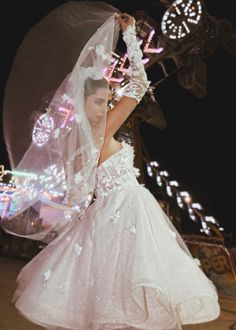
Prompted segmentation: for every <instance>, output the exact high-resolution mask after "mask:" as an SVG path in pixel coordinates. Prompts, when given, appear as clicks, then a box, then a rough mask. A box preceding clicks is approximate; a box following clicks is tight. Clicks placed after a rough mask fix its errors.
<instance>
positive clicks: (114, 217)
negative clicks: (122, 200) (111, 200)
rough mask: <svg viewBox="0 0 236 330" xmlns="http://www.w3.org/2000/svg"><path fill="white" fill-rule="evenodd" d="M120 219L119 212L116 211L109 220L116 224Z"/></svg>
mask: <svg viewBox="0 0 236 330" xmlns="http://www.w3.org/2000/svg"><path fill="white" fill-rule="evenodd" d="M119 218H120V211H119V210H116V212H115V213H114V214H113V215H112V216H111V218H110V219H111V220H112V221H113V223H117V221H118V219H119Z"/></svg>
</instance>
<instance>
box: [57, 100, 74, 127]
mask: <svg viewBox="0 0 236 330" xmlns="http://www.w3.org/2000/svg"><path fill="white" fill-rule="evenodd" d="M68 105H69V106H70V108H71V109H70V108H65V107H59V108H58V111H60V112H61V114H62V116H64V120H63V123H62V125H61V128H63V127H64V126H65V124H66V122H67V120H68V118H69V117H70V114H71V112H72V110H73V105H72V104H68Z"/></svg>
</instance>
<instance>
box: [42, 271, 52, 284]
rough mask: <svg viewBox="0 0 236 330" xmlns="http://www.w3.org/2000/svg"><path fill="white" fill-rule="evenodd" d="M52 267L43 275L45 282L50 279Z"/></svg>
mask: <svg viewBox="0 0 236 330" xmlns="http://www.w3.org/2000/svg"><path fill="white" fill-rule="evenodd" d="M51 273H52V272H51V269H48V270H47V271H46V272H45V273H44V274H43V277H44V280H43V281H44V282H46V281H48V280H49V278H50V276H51Z"/></svg>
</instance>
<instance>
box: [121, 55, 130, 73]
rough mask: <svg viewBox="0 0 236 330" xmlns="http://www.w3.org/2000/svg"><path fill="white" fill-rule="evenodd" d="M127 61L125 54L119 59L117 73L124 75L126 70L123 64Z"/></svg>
mask: <svg viewBox="0 0 236 330" xmlns="http://www.w3.org/2000/svg"><path fill="white" fill-rule="evenodd" d="M127 59H128V55H127V54H125V55H124V56H123V57H121V65H120V67H119V71H121V72H124V73H127V72H128V69H125V68H124V65H125V62H126V60H127Z"/></svg>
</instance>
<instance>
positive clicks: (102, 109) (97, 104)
mask: <svg viewBox="0 0 236 330" xmlns="http://www.w3.org/2000/svg"><path fill="white" fill-rule="evenodd" d="M108 99H109V91H108V90H107V88H102V87H101V88H97V89H96V92H95V94H92V95H89V96H87V97H86V100H85V113H86V115H87V118H88V120H89V121H91V122H93V123H94V124H95V123H97V122H99V120H100V119H101V118H102V117H103V116H104V114H105V113H106V112H107V109H108V107H107V102H108Z"/></svg>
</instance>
